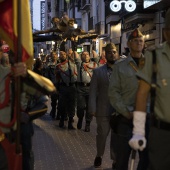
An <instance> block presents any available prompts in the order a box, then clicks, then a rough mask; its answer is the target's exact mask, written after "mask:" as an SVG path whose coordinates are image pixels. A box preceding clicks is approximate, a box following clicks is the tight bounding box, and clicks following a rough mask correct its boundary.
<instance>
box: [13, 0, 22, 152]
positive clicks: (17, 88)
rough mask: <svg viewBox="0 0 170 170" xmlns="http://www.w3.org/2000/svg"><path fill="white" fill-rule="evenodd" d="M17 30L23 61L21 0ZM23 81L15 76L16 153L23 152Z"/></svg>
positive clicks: (18, 54)
mask: <svg viewBox="0 0 170 170" xmlns="http://www.w3.org/2000/svg"><path fill="white" fill-rule="evenodd" d="M17 7H18V13H17V32H18V37H17V38H18V39H17V53H16V58H15V62H16V63H18V62H21V61H22V46H21V38H22V37H21V24H22V23H21V15H22V14H21V0H17ZM20 101H21V81H20V77H16V78H15V107H14V108H15V112H16V115H17V130H16V153H20V152H21V148H20V117H21V104H20Z"/></svg>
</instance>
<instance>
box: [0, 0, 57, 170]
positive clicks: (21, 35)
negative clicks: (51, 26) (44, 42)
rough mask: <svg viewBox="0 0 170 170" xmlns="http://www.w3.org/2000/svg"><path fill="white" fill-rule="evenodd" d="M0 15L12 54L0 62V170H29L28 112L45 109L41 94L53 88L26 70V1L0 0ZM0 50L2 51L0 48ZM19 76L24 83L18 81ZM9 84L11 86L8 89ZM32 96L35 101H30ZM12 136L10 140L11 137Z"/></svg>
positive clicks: (29, 49)
mask: <svg viewBox="0 0 170 170" xmlns="http://www.w3.org/2000/svg"><path fill="white" fill-rule="evenodd" d="M0 16H1V20H0V39H3V40H4V41H6V43H7V44H8V45H9V47H10V49H11V50H12V51H13V52H14V54H15V57H14V58H15V64H14V65H13V66H12V67H11V68H10V67H9V68H4V67H3V66H2V65H0V170H22V169H23V170H33V164H31V161H32V159H31V158H32V157H31V150H32V148H31V137H32V135H31V133H32V131H31V128H32V123H31V120H32V119H33V117H34V116H35V115H31V114H30V113H37V110H38V113H39V114H42V113H44V112H46V110H47V106H46V102H47V100H48V98H47V97H46V95H45V94H49V93H52V92H54V91H55V90H56V89H55V87H54V86H53V84H52V82H51V81H49V80H48V79H46V78H44V77H42V76H39V75H37V74H35V73H33V72H32V71H31V70H28V69H27V68H31V67H32V62H33V41H32V28H31V20H30V7H29V1H28V0H0ZM0 50H1V51H2V49H1V48H0ZM1 54H2V53H0V55H1ZM17 77H19V78H17ZM20 79H21V80H22V82H24V83H20V82H21V81H20ZM13 80H15V84H14V83H13ZM11 82H12V83H11ZM16 82H17V83H16ZM30 82H31V85H30ZM13 85H14V88H11V86H12V87H13ZM36 94H37V95H36ZM14 97H15V99H14ZM28 97H29V98H28ZM32 97H33V98H34V99H35V98H36V100H32ZM35 101H36V102H35ZM37 101H39V102H38V103H37ZM20 112H22V113H21V114H20ZM15 124H17V129H16V128H15V127H16V126H15ZM20 124H21V131H20ZM12 131H16V132H17V135H15V136H14V134H12V133H11V132H12ZM26 132H27V133H28V134H26ZM18 134H19V137H18ZM22 134H25V136H24V135H22ZM13 136H14V140H13V138H11V137H13ZM20 137H21V144H22V155H23V161H22V164H23V165H22V166H21V164H20V162H18V164H17V165H16V163H17V161H16V159H17V158H18V157H19V156H20V155H21V150H20V149H19V147H18V143H20V142H18V141H19V138H20ZM13 141H16V145H15V146H16V147H15V149H14V152H15V154H13V155H12V154H10V151H9V149H8V148H9V146H11V142H13ZM6 142H7V143H6ZM11 153H12V150H11ZM16 157H17V158H16ZM15 158H16V159H15ZM17 160H18V159H17ZM20 160H21V159H20Z"/></svg>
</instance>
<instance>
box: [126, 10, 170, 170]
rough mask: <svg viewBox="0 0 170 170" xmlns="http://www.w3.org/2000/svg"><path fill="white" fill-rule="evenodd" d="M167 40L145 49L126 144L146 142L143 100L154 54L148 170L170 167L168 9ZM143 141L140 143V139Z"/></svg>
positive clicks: (168, 17)
mask: <svg viewBox="0 0 170 170" xmlns="http://www.w3.org/2000/svg"><path fill="white" fill-rule="evenodd" d="M163 33H164V37H165V39H166V41H165V42H164V43H163V44H162V45H161V46H160V47H158V48H156V49H155V54H154V53H153V52H152V51H153V50H152V51H149V50H148V51H147V52H146V54H145V56H146V61H145V65H144V67H143V69H142V70H140V71H139V72H138V73H137V76H138V77H139V78H140V84H139V89H138V91H137V99H136V108H135V111H134V112H133V125H134V127H133V137H132V138H131V140H130V141H129V144H130V146H131V147H132V148H134V149H135V150H138V149H139V150H143V149H144V148H145V146H146V139H145V130H144V128H145V121H146V103H147V98H148V95H149V91H150V90H151V84H152V77H153V76H152V73H153V70H152V68H153V58H154V57H155V58H156V66H157V69H156V70H157V71H156V97H155V105H154V114H153V123H152V127H151V130H150V135H149V168H148V169H149V170H169V169H170V154H169V153H170V145H169V143H170V109H169V101H170V87H169V86H170V72H169V69H170V9H169V10H168V11H167V13H166V17H165V28H164V30H163ZM140 140H142V141H143V145H142V146H140V145H139V141H140Z"/></svg>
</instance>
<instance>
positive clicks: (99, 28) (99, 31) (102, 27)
mask: <svg viewBox="0 0 170 170" xmlns="http://www.w3.org/2000/svg"><path fill="white" fill-rule="evenodd" d="M104 30H105V23H104V22H98V23H97V24H96V25H95V32H96V33H97V34H104Z"/></svg>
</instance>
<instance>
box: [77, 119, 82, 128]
mask: <svg viewBox="0 0 170 170" xmlns="http://www.w3.org/2000/svg"><path fill="white" fill-rule="evenodd" d="M81 128H82V120H81V119H79V120H78V123H77V129H81Z"/></svg>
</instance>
